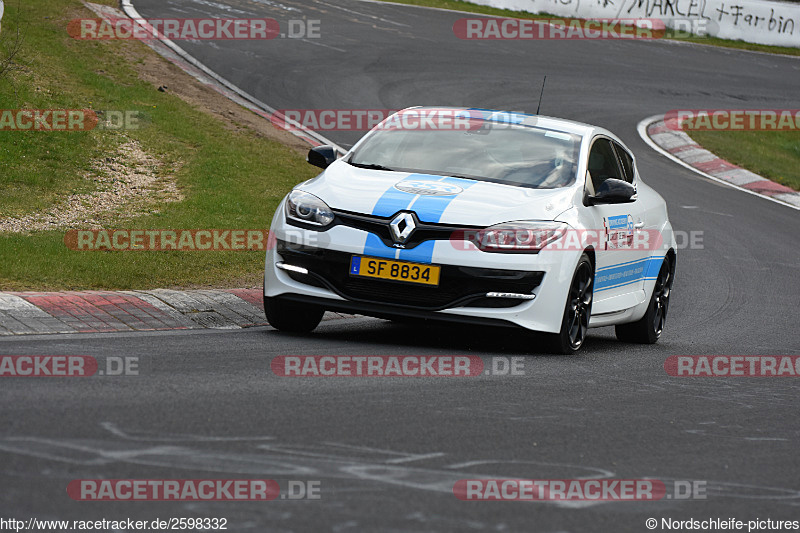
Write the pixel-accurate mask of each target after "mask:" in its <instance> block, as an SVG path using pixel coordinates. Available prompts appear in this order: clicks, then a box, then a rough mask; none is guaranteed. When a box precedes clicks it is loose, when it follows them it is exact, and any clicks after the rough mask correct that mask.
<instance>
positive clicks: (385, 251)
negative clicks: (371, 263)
mask: <svg viewBox="0 0 800 533" xmlns="http://www.w3.org/2000/svg"><path fill="white" fill-rule="evenodd" d="M396 252H397V250H396V249H395V248H390V247H388V246H386V245H385V244H383V241H382V240H381V239H380V237H378V236H377V235H375V234H374V233H368V234H367V242H366V243H365V244H364V255H369V256H372V257H383V258H384V259H394V257H395V254H396Z"/></svg>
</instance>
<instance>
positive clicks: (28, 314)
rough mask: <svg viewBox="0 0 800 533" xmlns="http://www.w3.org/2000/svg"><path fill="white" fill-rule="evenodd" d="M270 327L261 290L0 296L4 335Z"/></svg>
mask: <svg viewBox="0 0 800 533" xmlns="http://www.w3.org/2000/svg"><path fill="white" fill-rule="evenodd" d="M350 316H352V315H343V314H339V313H325V317H324V318H323V320H332V319H337V318H346V317H350ZM267 325H269V324H268V323H267V321H266V318H265V317H264V308H263V302H262V295H261V289H213V290H210V289H209V290H191V291H177V290H171V289H154V290H149V291H64V292H5V293H3V292H0V336H10V335H39V334H54V333H101V332H119V331H165V330H189V329H243V328H249V327H254V326H267Z"/></svg>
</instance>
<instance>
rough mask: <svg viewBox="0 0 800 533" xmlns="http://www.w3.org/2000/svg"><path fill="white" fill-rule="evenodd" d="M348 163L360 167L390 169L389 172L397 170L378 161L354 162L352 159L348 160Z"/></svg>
mask: <svg viewBox="0 0 800 533" xmlns="http://www.w3.org/2000/svg"><path fill="white" fill-rule="evenodd" d="M348 163H349V164H351V165H353V166H354V167H358V168H368V169H370V170H388V171H389V172H395V170H394V169H393V168H389V167H385V166H383V165H378V164H377V163H353V162H352V161H348Z"/></svg>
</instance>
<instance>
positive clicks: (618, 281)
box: [594, 256, 664, 292]
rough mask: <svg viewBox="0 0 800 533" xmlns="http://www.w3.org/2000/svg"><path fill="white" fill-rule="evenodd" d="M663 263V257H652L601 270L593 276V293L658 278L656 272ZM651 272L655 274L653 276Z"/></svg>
mask: <svg viewBox="0 0 800 533" xmlns="http://www.w3.org/2000/svg"><path fill="white" fill-rule="evenodd" d="M663 261H664V258H663V257H656V256H652V257H648V258H646V259H640V260H638V261H629V262H627V263H620V264H618V265H611V266H609V267H605V268H602V269H600V270H598V271H597V274H596V276H595V280H594V287H595V288H594V291H595V292H600V291H605V290H608V289H614V288H616V287H622V286H623V285H629V284H631V283H636V282H638V281H642V280H643V279H652V277H651V276H658V271H659V269H660V268H661V263H662V262H663ZM653 272H655V274H654V275H653Z"/></svg>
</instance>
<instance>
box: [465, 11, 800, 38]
mask: <svg viewBox="0 0 800 533" xmlns="http://www.w3.org/2000/svg"><path fill="white" fill-rule="evenodd" d="M467 1H469V2H471V3H473V4H480V5H485V6H491V7H499V8H504V9H513V10H515V11H528V12H530V13H552V14H554V15H557V16H559V17H576V18H658V19H661V20H663V21H664V22H665V23H666V25H667V26H668V27H670V28H676V29H680V30H688V29H691V27H693V28H694V33H700V32H705V33H707V34H708V35H711V36H713V37H722V38H724V39H737V40H742V41H747V42H751V43H759V44H772V45H778V46H793V47H798V48H800V4H790V3H784V2H773V1H770V0H467Z"/></svg>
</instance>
